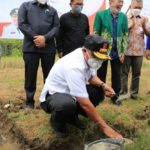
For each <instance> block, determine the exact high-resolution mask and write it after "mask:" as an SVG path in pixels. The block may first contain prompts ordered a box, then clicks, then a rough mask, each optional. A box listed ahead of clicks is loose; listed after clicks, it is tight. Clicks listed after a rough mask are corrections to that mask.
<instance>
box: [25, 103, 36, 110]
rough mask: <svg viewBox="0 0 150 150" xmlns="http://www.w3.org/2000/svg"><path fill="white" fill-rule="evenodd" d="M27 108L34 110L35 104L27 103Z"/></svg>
mask: <svg viewBox="0 0 150 150" xmlns="http://www.w3.org/2000/svg"><path fill="white" fill-rule="evenodd" d="M26 108H28V109H34V103H26Z"/></svg>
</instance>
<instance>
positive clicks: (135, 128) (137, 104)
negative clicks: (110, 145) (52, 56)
mask: <svg viewBox="0 0 150 150" xmlns="http://www.w3.org/2000/svg"><path fill="white" fill-rule="evenodd" d="M149 68H150V61H147V60H144V64H143V68H142V75H141V82H140V96H141V97H142V98H141V99H139V100H138V101H134V100H131V99H128V100H126V101H123V106H121V107H117V106H114V105H112V104H110V102H109V99H106V100H105V101H104V102H103V103H102V104H100V105H99V106H98V107H97V110H98V112H99V114H101V115H102V117H103V118H104V119H105V120H106V122H107V123H108V124H109V125H110V126H112V127H113V128H114V129H116V130H117V131H118V132H120V133H122V134H123V135H124V136H125V137H127V138H130V139H131V140H133V144H131V145H127V146H126V147H125V150H150V125H149V124H148V120H150V118H145V119H142V118H141V119H138V118H137V116H139V115H144V114H145V107H146V106H150V94H147V92H148V91H150V88H149V84H150V78H149V76H150V70H149ZM41 72H42V71H41V69H40V70H39V72H38V80H37V92H36V97H35V99H36V105H39V95H40V92H41V89H42V86H43V80H42V73H41ZM23 82H24V64H23V59H22V57H4V58H2V59H1V60H0V95H1V97H0V101H1V99H2V98H3V100H4V103H5V102H7V100H11V103H17V101H18V99H17V97H18V96H20V97H24V91H23ZM108 83H110V68H109V70H108ZM8 91H9V92H8ZM0 109H1V108H0ZM7 115H8V118H10V119H11V120H13V121H14V122H15V124H16V125H17V126H18V127H19V128H21V129H22V130H23V132H24V134H25V135H26V136H27V137H28V138H29V140H32V139H36V138H41V139H46V140H47V139H51V140H52V139H55V136H56V135H55V134H54V133H53V131H52V129H51V128H50V125H49V115H47V114H46V113H44V112H43V111H42V110H39V109H36V110H33V111H28V110H24V109H22V110H20V111H17V112H9V113H8V114H7ZM81 119H82V118H81ZM82 121H83V122H84V123H85V124H86V125H87V130H86V131H85V132H82V131H79V130H77V129H76V128H73V127H70V126H69V131H70V136H69V138H67V139H65V140H64V141H65V142H64V144H66V143H68V142H70V141H71V142H72V143H73V142H74V141H76V144H78V145H82V144H83V143H84V142H85V143H86V138H87V137H88V138H91V139H93V137H96V138H100V137H98V136H99V135H98V133H99V132H98V130H97V129H95V124H94V123H92V122H91V121H90V120H89V119H85V118H84V119H82ZM85 136H86V137H85ZM55 140H56V139H55ZM62 142H63V141H62Z"/></svg>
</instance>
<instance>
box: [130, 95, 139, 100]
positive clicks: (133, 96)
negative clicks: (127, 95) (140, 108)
mask: <svg viewBox="0 0 150 150" xmlns="http://www.w3.org/2000/svg"><path fill="white" fill-rule="evenodd" d="M138 98H139V97H138V96H137V95H131V99H133V100H137V99H138Z"/></svg>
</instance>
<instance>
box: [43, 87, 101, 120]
mask: <svg viewBox="0 0 150 150" xmlns="http://www.w3.org/2000/svg"><path fill="white" fill-rule="evenodd" d="M87 91H88V94H89V98H90V100H91V102H92V104H93V105H94V106H97V105H98V104H99V103H100V102H101V101H103V99H104V92H103V90H102V88H99V87H96V86H92V85H87ZM41 107H42V108H43V109H44V111H45V112H47V113H51V115H53V117H54V118H55V120H56V121H61V122H64V121H65V122H67V121H70V120H72V119H73V118H74V117H75V116H77V115H78V114H81V115H83V116H86V113H85V111H84V110H83V109H82V108H81V107H80V105H79V103H78V102H76V101H75V99H73V98H72V96H71V95H68V94H62V93H55V94H53V95H47V97H46V101H45V102H43V103H41Z"/></svg>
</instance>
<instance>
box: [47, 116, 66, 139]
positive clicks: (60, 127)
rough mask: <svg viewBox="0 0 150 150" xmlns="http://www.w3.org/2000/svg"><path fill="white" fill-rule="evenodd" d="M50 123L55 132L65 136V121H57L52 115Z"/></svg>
mask: <svg viewBox="0 0 150 150" xmlns="http://www.w3.org/2000/svg"><path fill="white" fill-rule="evenodd" d="M50 123H51V126H52V128H53V129H54V131H55V132H56V134H57V135H58V136H60V137H67V131H66V125H65V123H61V122H57V121H56V120H55V119H54V117H53V116H51V118H50Z"/></svg>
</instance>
